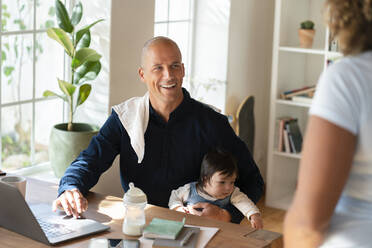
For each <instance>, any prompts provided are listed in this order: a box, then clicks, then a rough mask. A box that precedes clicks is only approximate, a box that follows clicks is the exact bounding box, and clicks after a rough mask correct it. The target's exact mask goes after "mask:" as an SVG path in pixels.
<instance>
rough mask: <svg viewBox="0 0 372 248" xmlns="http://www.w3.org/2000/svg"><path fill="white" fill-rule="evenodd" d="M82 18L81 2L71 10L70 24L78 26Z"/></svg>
mask: <svg viewBox="0 0 372 248" xmlns="http://www.w3.org/2000/svg"><path fill="white" fill-rule="evenodd" d="M82 16H83V5H82V4H81V2H78V3H77V4H75V6H74V8H73V9H72V14H71V24H72V25H73V26H76V25H78V24H79V22H80V20H81V17H82Z"/></svg>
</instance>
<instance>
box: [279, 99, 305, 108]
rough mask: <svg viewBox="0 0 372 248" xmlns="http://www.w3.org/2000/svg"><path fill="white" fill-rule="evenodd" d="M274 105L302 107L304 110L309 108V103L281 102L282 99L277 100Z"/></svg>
mask: <svg viewBox="0 0 372 248" xmlns="http://www.w3.org/2000/svg"><path fill="white" fill-rule="evenodd" d="M276 103H277V104H283V105H289V106H298V107H304V108H310V106H311V104H310V103H303V102H294V101H291V100H282V99H277V100H276Z"/></svg>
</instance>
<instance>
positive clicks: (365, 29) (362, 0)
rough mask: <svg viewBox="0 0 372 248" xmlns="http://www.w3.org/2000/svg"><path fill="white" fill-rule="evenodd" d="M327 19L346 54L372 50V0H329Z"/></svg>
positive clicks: (334, 36) (331, 30)
mask: <svg viewBox="0 0 372 248" xmlns="http://www.w3.org/2000/svg"><path fill="white" fill-rule="evenodd" d="M326 20H327V23H328V26H329V29H330V32H331V35H332V37H333V38H336V39H337V40H338V42H339V45H340V49H341V51H342V52H343V53H344V54H345V55H352V54H357V53H360V52H363V51H367V50H372V0H327V1H326Z"/></svg>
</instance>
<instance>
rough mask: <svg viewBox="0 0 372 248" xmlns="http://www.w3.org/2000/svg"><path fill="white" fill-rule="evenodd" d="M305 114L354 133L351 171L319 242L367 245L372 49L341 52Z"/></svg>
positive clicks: (325, 247)
mask: <svg viewBox="0 0 372 248" xmlns="http://www.w3.org/2000/svg"><path fill="white" fill-rule="evenodd" d="M310 114H311V115H317V116H319V117H321V118H323V119H326V120H328V121H330V122H332V123H334V124H335V125H338V126H340V127H342V128H344V129H346V130H348V131H350V132H351V133H353V134H354V135H356V137H357V146H356V150H355V154H354V159H353V164H352V168H351V172H350V175H349V178H348V180H347V183H346V185H345V188H344V191H343V194H342V196H341V198H340V200H339V202H338V204H337V208H336V210H335V213H334V214H333V216H332V219H331V222H330V226H329V228H328V231H327V233H326V236H325V241H324V243H323V244H322V245H321V248H329V247H332V248H333V247H337V248H339V247H343V248H345V247H350V248H351V247H352V248H354V247H371V241H370V240H371V235H372V231H371V227H372V214H371V213H372V51H370V52H365V53H362V54H360V55H358V56H354V57H346V58H344V59H342V60H341V61H339V62H337V63H335V64H333V65H331V66H330V67H329V68H328V69H327V70H326V72H325V73H324V74H323V75H322V76H321V78H320V80H319V83H318V86H317V91H316V93H315V97H314V100H313V104H312V106H311V108H310ZM324 190H327V189H324Z"/></svg>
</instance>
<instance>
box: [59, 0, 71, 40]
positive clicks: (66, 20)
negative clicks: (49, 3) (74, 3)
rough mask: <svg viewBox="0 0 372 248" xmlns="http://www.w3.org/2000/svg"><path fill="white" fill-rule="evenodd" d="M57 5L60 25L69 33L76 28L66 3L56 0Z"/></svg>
mask: <svg viewBox="0 0 372 248" xmlns="http://www.w3.org/2000/svg"><path fill="white" fill-rule="evenodd" d="M55 5H56V14H57V22H58V26H59V27H60V28H62V29H63V30H64V31H66V32H67V33H71V32H72V31H73V30H74V27H73V26H72V24H71V21H70V17H69V16H68V14H67V10H66V7H65V5H64V4H63V3H62V2H61V1H60V0H56V2H55Z"/></svg>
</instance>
